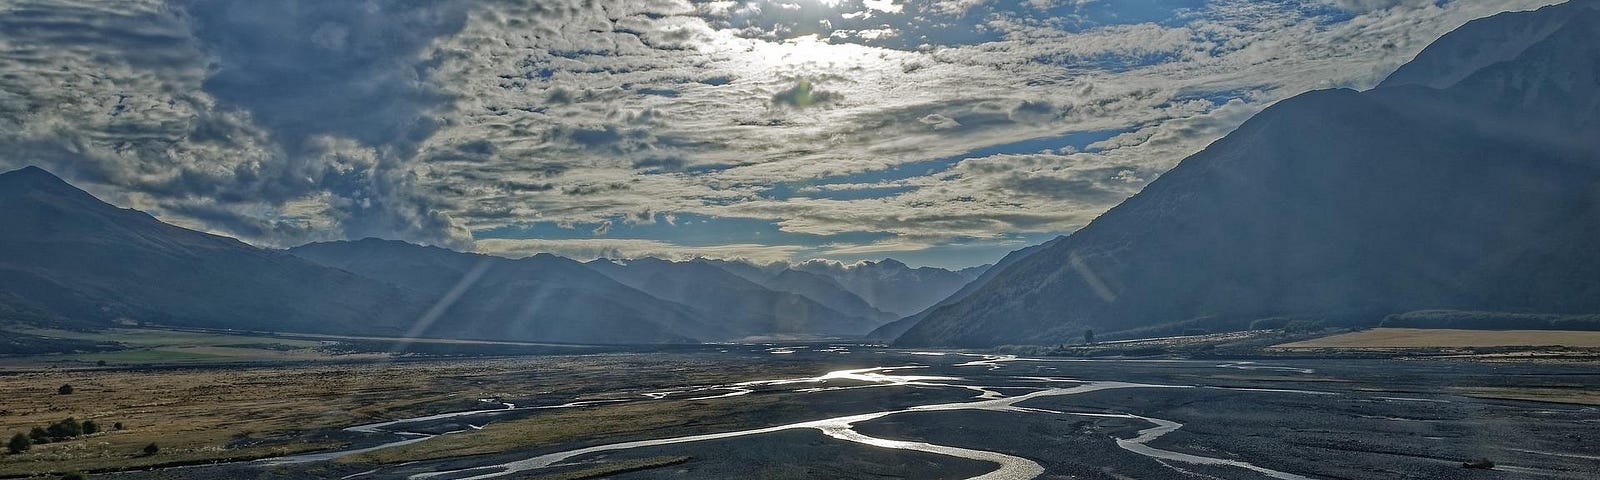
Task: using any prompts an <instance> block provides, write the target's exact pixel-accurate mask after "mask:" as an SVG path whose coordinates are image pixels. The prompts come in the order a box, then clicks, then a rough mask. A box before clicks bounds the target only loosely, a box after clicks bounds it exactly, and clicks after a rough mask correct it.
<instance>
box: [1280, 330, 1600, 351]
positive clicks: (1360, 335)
mask: <svg viewBox="0 0 1600 480" xmlns="http://www.w3.org/2000/svg"><path fill="white" fill-rule="evenodd" d="M1529 346H1566V347H1600V332H1590V331H1562V330H1454V329H1421V328H1374V329H1370V330H1362V331H1358V332H1350V333H1343V334H1338V335H1330V336H1326V337H1320V338H1313V339H1309V340H1302V341H1297V342H1292V343H1285V344H1280V345H1275V346H1274V348H1286V349H1298V348H1372V349H1387V348H1465V347H1529Z"/></svg>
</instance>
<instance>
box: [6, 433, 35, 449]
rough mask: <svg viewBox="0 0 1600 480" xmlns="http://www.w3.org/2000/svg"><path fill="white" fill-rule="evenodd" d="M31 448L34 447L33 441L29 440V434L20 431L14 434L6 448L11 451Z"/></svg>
mask: <svg viewBox="0 0 1600 480" xmlns="http://www.w3.org/2000/svg"><path fill="white" fill-rule="evenodd" d="M29 448H33V441H31V440H28V436H27V435H23V434H20V433H18V434H16V435H12V436H11V443H8V444H6V450H9V451H11V453H22V452H26V451H28V449H29Z"/></svg>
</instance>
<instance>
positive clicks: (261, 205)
mask: <svg viewBox="0 0 1600 480" xmlns="http://www.w3.org/2000/svg"><path fill="white" fill-rule="evenodd" d="M1546 3H1551V2H1549V1H1545V0H1496V1H1464V0H1462V1H1455V2H1433V1H1426V2H1411V1H1403V0H1390V1H1369V0H1362V1H1345V0H1329V1H1323V0H1315V1H1301V2H1295V1H1281V2H1254V1H1199V0H1188V1H1183V0H1170V1H1156V2H1111V1H1082V0H1060V1H1051V0H1033V1H1022V2H1018V1H985V0H958V1H927V2H902V1H897V0H864V1H863V0H776V1H770V0H751V1H715V2H703V3H687V2H681V1H676V0H616V1H599V2H596V1H587V0H524V1H506V2H498V1H497V2H477V1H469V0H461V1H436V2H419V1H405V2H389V1H384V2H378V1H370V2H318V1H297V2H254V1H247V0H235V1H207V2H187V1H183V2H166V3H163V2H156V1H149V0H145V1H126V2H115V3H105V2H96V1H88V0H18V1H14V2H8V3H6V4H5V5H0V10H3V11H0V71H4V72H6V74H5V75H0V149H3V150H4V151H5V152H7V153H6V154H5V155H4V156H0V166H4V167H8V168H9V167H18V166H21V165H24V164H40V165H42V166H45V167H47V168H51V169H52V170H55V171H57V172H58V173H60V174H62V175H63V176H66V177H67V178H68V179H69V180H73V181H75V182H77V183H79V184H82V185H84V186H86V187H87V188H89V189H90V190H91V191H93V192H94V193H97V194H100V195H102V196H106V197H108V198H109V199H111V200H113V201H116V202H117V203H119V204H123V205H128V206H132V207H135V208H141V209H146V210H150V211H152V212H153V213H156V214H157V215H159V216H161V217H162V218H163V219H164V220H168V221H172V222H175V223H179V224H182V225H185V226H190V227H194V228H200V229H204V230H209V231H214V232H218V233H224V234H229V235H234V236H238V237H241V238H243V239H245V240H247V241H251V242H254V243H258V244H263V245H268V246H286V245H293V244H298V243H301V242H305V241H311V240H324V239H335V238H354V237H364V236H381V237H388V238H400V239H406V240H412V241H422V242H427V243H435V244H444V245H449V246H455V247H460V248H476V249H479V250H482V251H490V252H500V253H510V254H520V253H533V252H538V251H560V252H564V253H574V254H576V255H577V256H589V255H588V253H593V252H605V254H607V255H623V256H634V255H662V256H671V257H681V256H685V255H707V256H720V257H729V256H739V257H747V258H757V259H763V260H769V259H785V258H789V259H794V258H798V257H809V256H823V257H829V258H841V259H842V258H861V256H864V255H879V256H922V257H927V258H933V257H932V256H930V255H929V253H930V252H939V251H950V252H958V251H959V252H962V255H957V256H955V257H954V258H961V259H963V260H952V261H953V262H960V263H984V262H987V261H992V260H993V258H979V257H985V256H992V257H996V258H997V257H998V255H999V254H1001V253H1003V252H1002V250H1003V249H1007V248H1015V247H1016V246H1017V244H1018V243H1019V242H1020V241H1023V240H1029V241H1031V240H1035V239H1037V238H1045V237H1048V236H1049V235H1051V234H1054V233H1066V232H1070V231H1071V230H1073V229H1075V228H1077V227H1079V226H1082V225H1083V224H1084V223H1086V222H1088V221H1089V220H1091V219H1093V218H1094V217H1095V216H1096V215H1098V214H1099V213H1100V212H1103V211H1104V210H1105V209H1107V208H1109V207H1110V206H1112V205H1115V204H1116V203H1117V202H1119V201H1121V200H1122V199H1124V198H1126V197H1127V196H1129V195H1131V194H1133V193H1135V192H1137V191H1138V189H1139V188H1141V187H1142V186H1143V185H1145V184H1146V183H1148V182H1149V181H1150V180H1153V179H1154V178H1155V177H1156V176H1158V175H1160V174H1161V173H1162V172H1164V171H1165V170H1166V169H1168V168H1170V167H1171V166H1172V165H1173V164H1174V163H1176V162H1177V161H1178V160H1180V159H1181V158H1183V157H1184V156H1186V155H1188V154H1191V153H1193V152H1195V151H1198V150H1199V149H1200V148H1203V147H1204V146H1205V145H1206V144H1207V143H1209V142H1211V141H1212V140H1215V139H1216V138H1218V137H1220V136H1222V135H1224V134H1226V133H1227V132H1228V131H1230V130H1231V129H1232V128H1234V127H1235V126H1237V125H1238V124H1239V123H1240V122H1242V121H1243V120H1244V119H1246V118H1248V117H1249V116H1250V115H1251V114H1253V113H1254V112H1256V111H1259V110H1260V109H1261V108H1263V107H1265V106H1266V105H1269V104H1271V103H1272V102H1275V101H1277V100H1280V99H1283V98H1287V97H1289V96H1292V95H1295V94H1298V93H1301V92H1304V91H1307V90H1312V89H1318V88H1329V87H1354V88H1365V87H1368V86H1371V85H1373V84H1375V83H1376V82H1377V81H1378V80H1381V79H1382V77H1383V76H1384V75H1386V74H1387V73H1388V72H1389V71H1392V70H1393V68H1394V67H1396V66H1397V65H1399V64H1400V63H1402V62H1404V61H1405V60H1408V59H1409V58H1410V57H1411V56H1413V55H1415V53H1416V52H1417V51H1419V50H1420V49H1421V48H1422V47H1424V46H1426V45H1427V44H1428V43H1429V42H1431V41H1432V40H1434V39H1435V38H1437V37H1438V36H1439V35H1442V34H1443V33H1444V32H1447V31H1449V30H1450V29H1452V28H1454V27H1456V26H1458V25H1460V24H1461V23H1464V22H1466V21H1467V20H1470V19H1473V18H1477V17H1481V16H1486V15H1490V14H1493V13H1496V12H1499V11H1504V10H1511V9H1527V8H1533V7H1538V6H1541V5H1543V4H1546ZM691 218H692V219H694V220H693V221H679V219H691ZM974 245H992V247H991V248H990V249H989V250H983V249H982V248H978V247H974ZM974 251H982V252H985V253H982V254H973V253H971V252H974ZM586 252H587V253H586ZM929 262H930V263H937V262H938V260H929Z"/></svg>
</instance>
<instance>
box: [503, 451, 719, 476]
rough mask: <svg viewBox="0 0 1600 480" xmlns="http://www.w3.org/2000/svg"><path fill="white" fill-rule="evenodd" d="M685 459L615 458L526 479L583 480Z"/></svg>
mask: <svg viewBox="0 0 1600 480" xmlns="http://www.w3.org/2000/svg"><path fill="white" fill-rule="evenodd" d="M687 461H689V457H679V456H660V457H648V458H638V459H632V460H617V461H612V462H607V463H603V464H600V465H596V466H592V467H588V468H583V469H579V470H573V471H569V472H561V473H552V474H548V475H538V476H533V477H527V478H528V480H583V479H587V478H600V477H604V476H607V475H616V474H619V473H627V472H636V471H640V470H649V469H652V468H659V467H666V466H671V465H677V464H680V463H684V462H687Z"/></svg>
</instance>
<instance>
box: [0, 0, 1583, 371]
mask: <svg viewBox="0 0 1600 480" xmlns="http://www.w3.org/2000/svg"><path fill="white" fill-rule="evenodd" d="M1596 132H1600V2H1593V1H1579V2H1571V3H1567V4H1562V5H1556V6H1551V7H1546V8H1543V9H1540V10H1538V11H1534V12H1517V13H1504V14H1500V15H1496V16H1493V17H1490V18H1485V19H1480V20H1477V21H1473V22H1471V23H1468V24H1467V25H1465V26H1463V27H1461V28H1460V29H1458V30H1457V31H1455V32H1452V33H1450V34H1448V35H1446V36H1444V37H1443V38H1441V39H1439V40H1438V41H1437V42H1436V43H1434V44H1433V45H1432V46H1430V47H1428V48H1427V49H1425V50H1424V51H1422V52H1421V53H1420V54H1419V55H1418V56H1417V58H1416V59H1415V60H1413V61H1412V62H1410V63H1408V64H1406V65H1404V66H1402V67H1401V68H1399V69H1398V70H1397V71H1396V72H1394V74H1393V75H1391V76H1390V77H1389V78H1388V79H1387V80H1386V81H1384V82H1383V83H1382V84H1380V85H1379V86H1378V87H1376V88H1374V89H1372V90H1368V91H1365V92H1356V91H1352V90H1344V89H1336V90H1322V91H1314V92H1309V93H1306V94H1302V95H1299V96H1296V97H1294V98H1290V99H1288V100H1284V101H1282V102H1280V103H1278V104H1276V105H1274V106H1272V107H1269V108H1267V109H1265V110H1264V111H1262V112H1261V113H1259V114H1258V115H1256V116H1255V117H1254V118H1252V119H1251V120H1249V121H1247V122H1246V123H1244V124H1243V125H1242V126H1240V127H1239V128H1238V129H1237V130H1235V131H1234V132H1233V133H1231V134H1229V135H1228V136H1226V137H1224V138H1222V139H1220V140H1218V141H1216V142H1215V143H1213V144H1212V145H1210V146H1209V147H1207V148H1206V149H1205V150H1203V151H1201V152H1199V153H1197V154H1195V155H1193V156H1190V157H1189V158H1187V159H1185V160H1183V161H1182V162H1181V163H1179V164H1178V166H1177V167H1175V168H1173V169H1172V170H1171V171H1169V172H1167V173H1165V174H1163V175H1162V176H1161V177H1160V178H1159V179H1157V180H1156V181H1154V182H1153V183H1151V184H1150V185H1149V186H1148V187H1146V188H1145V189H1144V190H1143V191H1142V192H1140V193H1139V194H1138V195H1135V196H1133V197H1132V198H1129V199H1128V200H1126V201H1125V202H1123V203H1122V204H1120V205H1118V206H1117V207H1115V208H1113V209H1111V210H1110V211H1108V212H1106V213H1105V214H1103V215H1102V216H1100V217H1099V218H1097V219H1096V220H1095V221H1093V222H1091V223H1090V224H1089V225H1087V226H1085V227H1084V228H1082V229H1080V230H1079V231H1077V232H1074V233H1073V234H1071V235H1069V236H1065V237H1059V238H1057V239H1055V240H1051V241H1049V242H1046V243H1044V244H1040V245H1036V246H1032V247H1028V248H1025V249H1021V250H1018V251H1016V252H1013V253H1012V254H1010V255H1007V256H1006V257H1005V258H1004V259H1002V260H1001V261H1000V262H998V263H997V264H996V265H995V266H994V267H992V268H989V267H986V266H985V267H973V268H970V269H964V270H960V271H949V270H944V269H937V268H926V267H924V268H911V267H909V266H907V265H905V264H903V263H901V262H898V261H894V260H884V261H879V262H862V263H858V264H851V265H844V264H840V263H836V262H826V261H811V262H803V263H799V264H793V265H790V264H782V263H779V264H770V265H758V264H752V263H746V262H740V261H726V260H690V261H667V260H661V259H654V258H642V259H629V260H613V259H601V260H595V261H591V262H588V263H580V262H577V261H574V260H571V259H567V258H562V257H557V256H553V255H537V256H533V257H528V258H522V259H509V258H502V257H494V256H488V255H481V254H473V253H463V252H456V251H451V250H447V249H443V248H437V247H427V246H420V245H414V244H409V243H404V242H394V241H384V240H376V239H367V240H359V241H342V242H327V243H316V244H310V245H304V246H301V247H296V248H293V249H290V250H288V251H279V250H270V249H262V248H257V247H253V246H250V245H247V244H245V243H242V242H239V241H237V240H233V239H230V238H226V237H220V236H216V235H210V234H206V233H201V232H196V231H192V230H186V229H183V228H179V227H176V226H172V225H168V224H165V223H162V222H160V221H159V220H157V219H155V218H154V217H151V216H149V215H147V214H144V213H141V212H138V211H134V210H129V209H120V208H117V207H114V206H111V205H109V204H106V203H104V202H101V201H100V200H98V199H96V198H94V197H93V196H91V195H89V194H87V193H85V192H83V191H82V190H79V189H77V188H74V187H72V186H71V185H68V184H66V183H65V182H63V181H61V180H60V179H59V178H56V177H55V176H53V175H51V174H50V173H48V172H45V171H44V170H41V169H38V168H33V167H29V168H24V169H21V170H17V171H13V172H8V173H4V174H0V225H6V226H7V228H5V229H3V230H0V320H6V319H8V318H29V319H52V318H53V319H56V320H61V321H71V322H78V323H83V324H90V325H111V324H114V323H116V322H129V321H132V322H147V323H154V324H161V325H174V326H189V327H209V328H230V329H246V330H283V331H303V332H323V333H349V334H364V335H395V336H398V335H414V336H429V337H454V338H492V339H509V340H526V341H547V342H567V343H685V342H715V341H734V340H741V339H745V340H748V339H772V338H813V337H853V336H861V335H866V336H867V337H869V338H873V339H878V340H884V341H888V340H891V339H893V341H894V343H895V344H897V345H904V346H954V347H987V346H994V345H1000V344H1054V343H1063V342H1070V341H1074V340H1076V339H1078V338H1081V336H1082V334H1083V332H1084V331H1085V330H1090V329H1092V330H1095V331H1096V332H1098V333H1099V336H1100V337H1101V338H1115V337H1119V336H1120V337H1134V336H1153V335H1166V334H1174V333H1182V332H1186V331H1192V330H1204V331H1221V330H1234V329H1242V328H1246V327H1247V326H1248V325H1249V324H1250V323H1251V322H1253V321H1255V320H1259V319H1265V318H1295V319H1308V320H1324V321H1335V322H1343V323H1350V324H1361V323H1368V324H1370V323H1374V322H1376V321H1377V320H1378V319H1380V318H1382V317H1383V316H1385V315H1388V314H1394V313H1403V312H1409V311H1416V310H1429V309H1455V310H1478V311H1492V312H1516V313H1529V314H1568V313H1594V312H1600V249H1597V248H1595V240H1594V239H1596V238H1600V134H1596ZM869 332H870V333H869Z"/></svg>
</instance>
